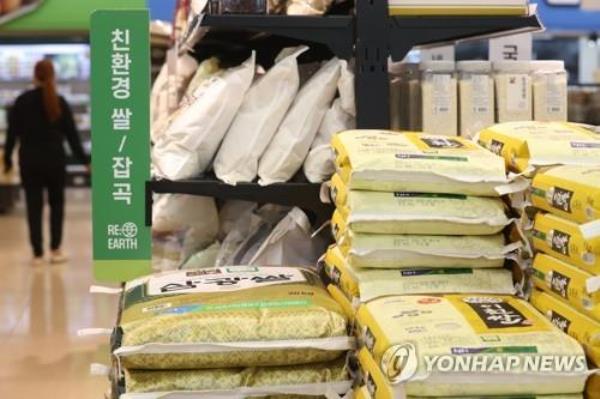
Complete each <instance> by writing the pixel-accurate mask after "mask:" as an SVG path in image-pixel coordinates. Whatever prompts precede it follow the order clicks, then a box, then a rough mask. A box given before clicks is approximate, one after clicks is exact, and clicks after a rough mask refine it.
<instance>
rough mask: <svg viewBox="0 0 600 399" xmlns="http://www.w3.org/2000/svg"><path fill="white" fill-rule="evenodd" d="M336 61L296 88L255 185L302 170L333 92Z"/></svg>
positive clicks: (259, 166)
mask: <svg viewBox="0 0 600 399" xmlns="http://www.w3.org/2000/svg"><path fill="white" fill-rule="evenodd" d="M339 76H340V60H338V59H337V58H333V59H332V60H330V61H328V62H327V63H326V64H325V65H323V66H322V67H321V69H319V70H318V71H317V73H316V74H314V75H313V76H312V77H311V78H310V80H309V81H308V82H306V83H305V84H304V86H302V87H301V88H300V91H299V92H298V95H297V96H296V99H295V100H294V103H293V104H292V106H291V107H290V109H289V111H288V113H287V115H286V116H285V118H284V119H283V122H281V125H280V126H279V129H277V132H276V133H275V135H274V136H273V140H271V142H270V143H269V145H268V146H267V148H266V150H265V152H264V153H263V155H262V157H261V159H260V162H259V164H258V176H259V177H260V180H259V183H260V184H262V185H268V184H272V183H281V182H286V181H288V180H290V179H291V178H292V176H294V174H296V172H297V171H298V170H299V169H300V168H301V167H302V163H303V162H304V159H305V158H306V156H307V155H308V151H309V150H310V145H311V144H312V142H313V140H314V138H315V135H316V134H317V130H318V129H319V125H320V124H321V121H322V120H323V117H324V116H325V113H326V112H327V109H328V108H329V105H330V104H331V101H332V100H333V97H334V96H335V93H336V85H337V81H338V78H339Z"/></svg>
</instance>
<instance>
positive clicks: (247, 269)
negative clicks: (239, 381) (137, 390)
mask: <svg viewBox="0 0 600 399" xmlns="http://www.w3.org/2000/svg"><path fill="white" fill-rule="evenodd" d="M122 306H123V310H122V315H121V320H120V323H119V327H120V328H121V330H122V340H121V345H120V347H119V348H116V349H115V350H114V354H115V356H117V357H118V358H119V360H120V364H121V365H122V366H123V367H125V368H130V369H204V368H226V367H253V366H278V365H293V364H303V363H313V362H321V361H329V360H333V359H335V358H337V357H339V356H340V355H342V354H343V353H344V352H345V351H347V350H348V349H350V348H352V346H353V343H354V342H353V340H352V339H351V338H350V337H348V336H347V332H346V331H347V318H346V316H345V315H344V312H343V310H342V308H341V307H340V306H339V305H338V304H337V303H336V302H335V301H334V300H333V298H331V296H330V295H329V294H328V292H327V291H326V289H325V288H324V287H323V286H322V284H321V282H320V279H319V277H318V276H317V275H316V274H315V273H314V272H312V271H310V270H308V269H303V268H293V267H255V266H232V267H222V268H213V269H200V270H186V271H175V272H165V273H161V274H157V275H151V276H147V277H143V278H140V279H137V280H135V281H132V282H130V283H128V284H127V285H126V287H125V294H124V301H123V305H122Z"/></svg>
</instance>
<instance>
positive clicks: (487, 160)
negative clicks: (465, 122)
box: [332, 130, 513, 197]
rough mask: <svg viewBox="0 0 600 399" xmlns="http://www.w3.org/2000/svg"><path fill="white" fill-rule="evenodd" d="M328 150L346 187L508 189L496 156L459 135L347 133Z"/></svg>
mask: <svg viewBox="0 0 600 399" xmlns="http://www.w3.org/2000/svg"><path fill="white" fill-rule="evenodd" d="M332 146H333V148H334V151H335V152H336V164H337V169H338V174H339V175H340V177H341V178H342V181H343V182H344V183H345V184H346V185H348V187H349V188H350V189H357V190H373V191H402V192H427V193H445V194H447V193H450V194H468V195H483V196H492V197H496V196H499V195H502V194H507V193H508V192H510V191H511V190H512V189H513V188H512V187H511V186H510V185H509V181H508V179H507V177H506V172H505V167H504V165H503V162H502V159H501V158H499V157H498V156H496V155H494V154H491V153H490V152H489V151H486V150H485V149H483V148H481V147H479V146H478V145H477V144H475V143H472V142H470V141H467V140H464V139H461V138H459V137H445V136H433V135H426V134H417V133H398V132H392V131H384V130H349V131H346V132H342V133H339V134H337V135H335V137H334V138H333V140H332Z"/></svg>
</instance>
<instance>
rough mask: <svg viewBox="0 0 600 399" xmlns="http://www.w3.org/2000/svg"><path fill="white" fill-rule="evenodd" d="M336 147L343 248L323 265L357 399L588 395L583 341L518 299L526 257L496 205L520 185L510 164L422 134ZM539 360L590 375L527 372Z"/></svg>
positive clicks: (366, 134)
mask: <svg viewBox="0 0 600 399" xmlns="http://www.w3.org/2000/svg"><path fill="white" fill-rule="evenodd" d="M332 144H333V148H334V151H335V152H336V169H337V173H336V175H335V176H334V177H333V179H332V183H331V186H332V197H333V198H334V201H335V204H336V212H335V214H334V216H333V221H332V224H333V230H334V233H335V236H336V241H337V243H336V245H334V246H332V247H331V248H330V249H329V251H328V253H327V255H326V256H325V264H326V270H327V272H328V273H329V276H330V278H331V280H332V282H333V285H332V286H330V287H329V289H330V292H331V293H332V294H333V296H334V298H336V299H337V300H338V301H339V302H340V303H341V304H342V305H343V307H344V308H345V309H346V311H347V312H348V314H349V315H350V316H352V319H353V320H354V329H355V333H356V334H357V336H358V338H359V341H360V344H361V348H360V349H359V350H358V352H357V357H358V363H359V367H358V368H359V373H358V375H359V377H360V378H359V384H358V385H359V387H362V388H359V389H358V390H357V394H359V395H362V397H365V398H367V397H372V398H376V399H379V398H386V399H387V398H399V397H404V396H409V397H455V398H465V397H471V396H474V397H488V396H490V397H493V396H497V395H532V396H537V395H547V394H556V393H560V394H563V395H574V396H573V397H575V398H579V397H581V392H583V389H584V383H585V380H586V376H587V375H586V373H587V367H586V365H585V362H583V364H581V360H582V359H584V357H583V356H584V354H583V350H582V348H581V346H580V345H579V344H578V343H577V342H576V341H575V340H573V339H572V338H570V337H568V336H566V335H564V334H563V333H562V332H560V331H559V330H558V329H556V328H554V327H553V326H552V324H551V323H550V322H549V321H548V320H546V319H545V318H544V317H542V316H541V315H539V314H538V313H537V312H536V311H535V309H534V308H533V307H532V306H531V305H529V304H528V303H527V302H526V301H524V300H522V299H519V298H518V297H517V296H516V295H515V294H517V293H519V291H520V288H522V285H523V273H522V270H521V269H520V268H519V267H518V263H517V262H510V261H509V260H508V259H509V258H511V259H512V260H518V258H519V252H520V250H521V249H520V244H519V243H515V242H512V241H513V240H514V238H513V237H514V236H512V235H511V228H510V227H509V226H510V224H511V219H509V217H508V216H507V212H508V209H507V207H506V206H505V204H504V202H503V201H502V199H501V198H500V197H501V195H504V194H508V193H510V192H511V191H513V190H517V189H519V188H521V186H522V184H521V182H520V181H518V180H517V181H514V182H511V181H509V179H508V178H507V176H506V171H505V165H504V161H503V159H502V158H500V157H498V156H496V155H494V154H492V153H491V152H488V151H487V150H485V149H483V148H482V147H479V146H478V145H477V144H474V143H471V142H468V141H466V140H463V139H460V138H449V137H444V136H431V135H426V134H413V133H405V134H401V133H395V132H388V131H374V130H363V131H359V130H358V131H346V132H343V133H340V134H338V135H336V136H335V138H334V140H333V143H332ZM509 237H510V238H509ZM511 263H513V266H514V267H513V270H510V267H509V265H510V264H511ZM511 271H512V273H511ZM545 355H548V356H550V355H564V356H572V357H574V358H575V359H578V360H579V365H580V366H582V367H581V368H580V369H573V370H568V371H556V370H553V371H552V372H550V373H546V372H544V371H541V370H528V369H526V368H525V366H524V364H525V363H526V362H536V361H537V360H536V359H537V358H538V357H541V356H545ZM440 359H442V361H441V362H439V363H438V361H440ZM492 361H494V362H496V363H498V364H499V365H500V366H498V365H496V366H495V367H504V368H503V369H502V372H501V373H498V372H495V371H494V370H493V369H489V370H488V369H487V367H489V366H490V362H492ZM463 363H464V364H463ZM472 363H475V366H473V367H471V366H466V365H465V364H472ZM479 364H483V365H484V366H478V365H479ZM457 381H460V383H457ZM509 382H510V383H509ZM563 397H571V396H563Z"/></svg>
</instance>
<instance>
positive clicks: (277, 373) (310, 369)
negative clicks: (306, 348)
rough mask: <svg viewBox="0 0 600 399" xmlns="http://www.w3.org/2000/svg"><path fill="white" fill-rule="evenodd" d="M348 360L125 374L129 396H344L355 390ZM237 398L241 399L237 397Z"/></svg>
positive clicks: (137, 371)
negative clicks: (327, 394) (333, 394)
mask: <svg viewBox="0 0 600 399" xmlns="http://www.w3.org/2000/svg"><path fill="white" fill-rule="evenodd" d="M345 363H346V362H345V358H340V359H338V360H335V361H331V362H327V363H316V364H310V365H297V366H279V367H262V368H231V369H210V370H176V371H171V370H164V371H154V370H128V371H126V372H125V387H126V392H127V394H126V395H122V396H121V399H127V398H130V399H133V398H135V397H136V396H135V395H132V394H135V393H151V394H154V395H155V396H144V397H148V398H149V397H153V398H160V397H163V395H166V394H167V393H172V394H176V393H181V394H187V395H197V396H200V395H202V396H203V397H213V396H211V395H215V397H218V396H217V395H218V394H225V393H229V394H230V395H231V397H243V396H248V397H249V396H252V397H254V396H262V395H265V396H271V395H282V396H283V395H306V396H309V395H310V396H324V395H325V394H326V393H327V390H328V389H331V390H332V391H333V392H336V393H338V394H344V393H345V392H346V391H348V390H349V389H350V387H351V384H352V383H351V381H350V377H349V375H348V371H347V369H346V364H345ZM236 395H237V396H236Z"/></svg>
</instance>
